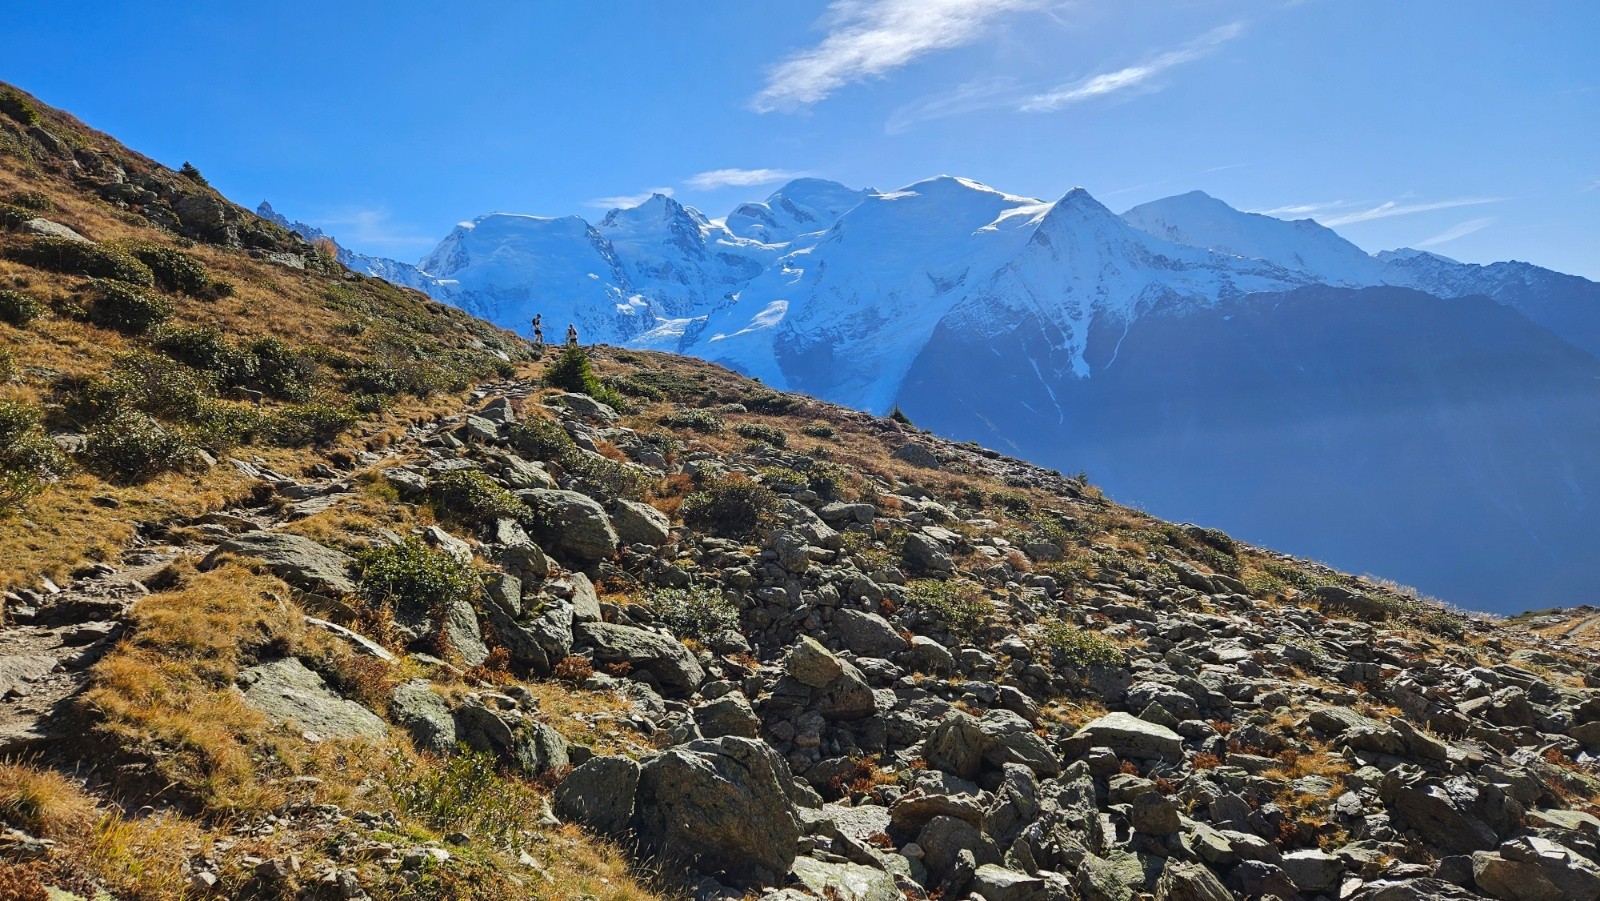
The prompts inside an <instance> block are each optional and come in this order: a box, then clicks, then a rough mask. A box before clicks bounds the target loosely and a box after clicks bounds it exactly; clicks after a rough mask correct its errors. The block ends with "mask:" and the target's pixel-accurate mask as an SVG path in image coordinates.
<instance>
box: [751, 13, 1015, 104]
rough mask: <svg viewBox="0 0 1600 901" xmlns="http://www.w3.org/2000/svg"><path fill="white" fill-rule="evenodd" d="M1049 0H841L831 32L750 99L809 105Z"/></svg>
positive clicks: (831, 16)
mask: <svg viewBox="0 0 1600 901" xmlns="http://www.w3.org/2000/svg"><path fill="white" fill-rule="evenodd" d="M1044 4H1045V0H835V2H833V3H831V4H829V6H828V15H827V16H826V17H825V19H824V23H825V26H826V27H827V34H826V35H824V37H823V38H822V40H821V41H820V42H819V43H818V44H817V45H816V46H814V47H811V48H809V49H806V50H802V51H800V52H798V53H795V54H794V55H792V56H790V57H789V58H787V59H785V60H784V61H782V62H780V63H778V64H777V65H776V66H774V67H773V68H772V70H771V71H769V72H768V73H767V83H766V86H765V87H763V88H762V89H761V91H760V92H758V93H757V94H756V95H755V97H753V98H751V100H750V106H751V108H752V109H754V110H755V111H756V112H758V113H770V112H778V111H785V112H791V111H794V110H799V109H803V108H805V107H808V106H810V105H812V104H814V103H817V102H818V101H820V100H823V99H825V98H826V97H827V96H828V95H830V94H832V93H833V92H834V91H837V90H838V89H840V88H842V87H844V86H845V85H848V84H852V83H854V82H858V81H865V80H867V79H871V78H879V77H882V76H883V75H886V74H887V73H889V72H892V71H894V70H896V69H899V68H902V67H904V66H906V65H907V64H909V63H911V62H912V61H913V60H915V59H917V58H918V57H920V56H923V55H925V54H927V53H931V52H934V51H937V50H949V49H952V48H955V47H961V46H964V45H966V44H970V43H972V42H974V41H976V40H978V39H979V38H981V37H982V36H983V35H984V33H985V32H986V30H987V28H988V26H990V25H991V24H992V23H993V22H994V20H996V19H998V18H1000V17H1002V16H1004V15H1007V14H1009V13H1015V12H1020V11H1023V10H1031V9H1038V8H1040V7H1042V6H1044Z"/></svg>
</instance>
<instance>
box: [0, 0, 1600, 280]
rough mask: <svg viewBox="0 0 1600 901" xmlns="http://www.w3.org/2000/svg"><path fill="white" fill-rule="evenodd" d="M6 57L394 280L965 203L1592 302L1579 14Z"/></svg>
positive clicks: (931, 9)
mask: <svg viewBox="0 0 1600 901" xmlns="http://www.w3.org/2000/svg"><path fill="white" fill-rule="evenodd" d="M0 33H4V34H6V35H7V41H6V46H7V52H6V54H5V57H4V58H3V59H0V79H3V80H6V81H10V82H14V83H16V84H18V85H20V86H21V87H23V88H25V89H26V90H29V91H31V92H33V93H35V94H37V95H38V96H39V97H41V98H42V99H43V100H45V101H46V102H48V103H51V104H54V105H57V106H60V107H63V108H65V109H67V110H69V111H71V112H73V113H75V114H77V115H78V116H79V117H80V118H82V119H84V120H85V121H87V122H88V123H89V124H91V125H93V126H96V127H98V128H100V129H102V130H105V131H107V132H109V133H111V134H113V135H115V136H117V137H118V138H120V139H121V140H123V141H124V142H126V143H127V144H129V145H130V146H132V147H133V148H135V149H137V150H140V151H143V152H144V153H146V154H148V155H150V156H153V157H155V158H156V159H159V160H161V161H162V162H165V163H168V164H171V165H177V164H179V163H181V162H183V161H184V160H192V161H193V162H194V163H195V164H196V165H198V166H199V167H200V168H201V170H202V171H203V172H204V173H205V174H206V175H207V177H208V178H209V179H210V180H211V182H212V183H213V184H214V185H216V186H218V187H219V188H220V189H221V190H223V191H224V192H225V193H226V194H227V195H228V196H230V197H232V198H234V199H235V200H237V201H239V202H241V203H244V204H247V205H251V206H253V205H254V204H255V203H256V202H258V201H259V200H261V199H270V200H271V201H272V202H273V204H274V205H275V206H277V207H278V208H279V209H280V210H282V211H284V212H285V213H287V214H289V215H290V216H293V217H297V218H301V219H305V220H307V221H309V222H312V223H313V224H317V225H320V226H323V227H324V228H326V229H328V230H329V231H331V232H332V233H334V234H335V235H337V236H339V238H340V239H341V240H342V241H343V242H344V243H346V244H348V245H351V246H353V247H355V248H356V249H359V250H364V251H367V252H372V253H379V254H384V255H389V256H394V257H397V258H399V259H404V260H415V259H417V258H419V257H421V256H422V255H423V254H424V253H425V252H426V251H427V250H429V249H430V248H431V247H432V245H433V244H434V243H435V242H436V241H437V240H438V239H439V238H441V237H443V236H444V234H445V233H446V232H447V231H448V230H449V229H450V227H451V226H452V225H453V224H454V223H456V222H457V221H460V220H463V219H468V218H471V217H473V216H475V215H478V214H481V213H485V212H489V211H492V210H506V211H515V212H528V213H540V214H546V215H563V214H568V213H582V214H584V215H586V216H590V217H591V218H592V217H596V216H598V215H600V214H601V213H602V211H603V208H604V207H605V206H606V205H607V203H608V202H609V201H614V200H619V199H625V198H627V197H629V196H632V195H639V194H642V193H646V192H649V191H650V190H653V189H655V190H668V189H670V190H671V191H672V192H674V193H675V195H676V196H677V197H678V198H679V199H680V200H682V201H683V202H685V203H688V204H690V205H693V206H696V207H699V208H701V209H703V210H705V211H706V212H707V213H708V214H710V215H712V216H720V215H723V214H725V213H726V212H727V211H728V210H729V209H731V208H732V206H733V205H735V204H736V203H737V202H739V201H741V200H746V199H760V198H761V197H764V196H765V195H766V194H767V193H769V192H770V191H771V190H772V189H773V188H775V187H776V186H777V183H778V182H780V181H781V180H782V179H783V178H785V177H787V176H788V175H792V174H799V173H804V174H811V175H818V176H823V177H828V178H834V179H837V180H839V181H843V182H846V183H848V184H851V185H853V186H872V187H877V188H883V189H888V188H893V187H898V186H901V185H904V184H906V183H909V182H912V181H916V180H918V179H921V178H925V177H928V176H931V175H936V174H940V173H949V174H954V175H964V176H967V177H970V178H974V179H976V180H978V181H982V182H985V183H987V184H990V185H993V186H995V187H997V188H1001V189H1003V190H1007V191H1010V192H1012V193H1017V194H1029V195H1035V196H1041V197H1049V198H1054V197H1058V196H1060V195H1061V194H1064V193H1065V192H1066V191H1067V190H1068V189H1070V188H1071V187H1073V186H1075V185H1083V186H1084V187H1087V188H1088V189H1089V190H1090V191H1091V192H1092V193H1093V194H1095V195H1096V196H1097V197H1099V198H1100V199H1101V200H1102V201H1104V202H1105V203H1106V204H1107V205H1108V206H1110V207H1112V208H1113V209H1114V210H1117V211H1119V212H1120V211H1122V210H1123V209H1126V208H1127V207H1129V206H1132V205H1134V204H1136V203H1140V202H1143V201H1146V200H1151V199H1154V198H1157V197H1162V196H1166V195H1169V194H1176V193H1181V192H1184V191H1188V190H1193V189H1196V188H1199V189H1202V190H1205V191H1207V192H1209V193H1212V194H1214V195H1216V196H1218V197H1220V198H1222V199H1223V200H1226V201H1228V202H1229V203H1231V204H1233V205H1234V206H1237V207H1240V208H1242V209H1250V210H1261V211H1278V214H1279V215H1284V216H1286V217H1289V218H1295V217H1303V216H1308V215H1309V216H1313V217H1315V218H1317V219H1319V220H1320V221H1322V222H1324V223H1325V224H1330V225H1334V226H1335V227H1336V228H1338V229H1339V230H1340V231H1341V233H1343V234H1344V235H1345V236H1346V237H1349V238H1350V239H1352V240H1354V241H1355V242H1356V243H1358V244H1360V245H1361V246H1363V247H1365V248H1366V249H1368V250H1378V249H1384V248H1390V247H1396V246H1403V245H1410V246H1423V247H1426V248H1427V249H1430V250H1434V251H1437V252H1439V253H1443V254H1446V255H1448V256H1453V257H1456V258H1458V259H1464V260H1471V261H1476V262H1487V261H1491V260H1499V259H1522V260H1528V261H1531V262H1535V263H1538V264H1541V265H1545V266H1550V267H1552V268H1556V269H1561V270H1563V271H1568V272H1574V273H1578V274H1582V275H1586V276H1589V277H1591V278H1600V53H1597V52H1596V51H1595V47H1596V46H1597V45H1600V4H1597V3H1594V2H1592V0H1572V2H1543V0H1519V2H1516V3H1507V2H1503V0H1406V2H1398V3H1397V2H1392V0H1301V2H1270V3H1269V2H1232V0H1184V2H1178V0H1115V2H1113V0H839V2H832V3H829V2H825V0H810V2H798V0H797V2H787V3H750V2H723V0H695V2H693V3H676V2H672V3H669V2H631V0H607V2H604V3H587V2H585V3H579V2H571V3H559V4H558V3H554V2H549V3H543V2H541V3H513V2H504V0H498V2H489V0H483V2H473V0H462V2H456V3H444V2H435V3H422V2H399V0H397V2H386V3H377V2H372V3H355V2H337V0H330V2H325V3H322V4H317V5H313V6H305V5H301V6H294V7H287V6H283V5H281V4H267V3H261V4H256V3H238V2H186V3H176V2H170V3H154V2H149V3H132V2H123V3H117V2H82V0H53V2H50V3H7V4H3V5H0Z"/></svg>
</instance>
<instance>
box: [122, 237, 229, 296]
mask: <svg viewBox="0 0 1600 901" xmlns="http://www.w3.org/2000/svg"><path fill="white" fill-rule="evenodd" d="M128 252H129V253H130V254H132V255H133V256H134V257H135V258H136V259H138V260H139V262H141V263H143V264H145V265H146V266H148V267H150V273H151V275H153V276H154V277H155V280H156V284H157V285H159V286H160V287H161V288H162V290H165V291H176V292H177V293H179V294H187V295H189V296H190V297H204V296H206V295H208V294H210V293H211V288H212V283H211V276H210V275H208V274H207V273H206V267H205V266H204V265H203V264H202V263H201V262H200V261H199V260H197V259H195V258H194V257H192V256H189V255H188V254H186V253H184V252H183V251H181V250H173V249H172V248H170V247H162V246H161V245H159V244H143V243H141V244H135V245H133V246H131V247H129V248H128Z"/></svg>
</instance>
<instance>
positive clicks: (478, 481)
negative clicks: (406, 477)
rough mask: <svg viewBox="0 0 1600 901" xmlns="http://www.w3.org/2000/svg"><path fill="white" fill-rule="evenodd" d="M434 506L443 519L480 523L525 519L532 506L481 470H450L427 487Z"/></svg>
mask: <svg viewBox="0 0 1600 901" xmlns="http://www.w3.org/2000/svg"><path fill="white" fill-rule="evenodd" d="M428 493H429V495H430V497H431V500H432V502H433V508H434V510H435V511H436V512H438V513H439V515H440V517H441V518H443V519H450V520H455V521H457V522H464V523H470V524H480V523H484V522H487V521H490V520H494V519H499V518H502V517H504V518H508V519H515V520H518V521H525V520H526V519H527V517H528V513H529V508H528V507H527V506H526V505H525V504H523V503H522V502H521V501H519V500H517V498H516V496H515V495H513V494H512V493H511V492H509V491H507V490H506V489H504V488H502V487H500V486H499V485H498V484H496V483H495V481H494V479H491V478H489V476H488V475H487V474H486V473H484V472H483V471H482V470H477V469H451V470H446V471H445V472H442V473H440V474H439V475H438V476H436V477H435V478H434V479H433V482H432V483H431V484H430V485H429V486H428Z"/></svg>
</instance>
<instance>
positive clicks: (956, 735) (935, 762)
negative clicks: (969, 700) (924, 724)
mask: <svg viewBox="0 0 1600 901" xmlns="http://www.w3.org/2000/svg"><path fill="white" fill-rule="evenodd" d="M988 744H989V738H988V736H986V735H985V734H984V731H983V728H982V727H981V726H980V725H979V724H978V721H977V720H976V719H974V718H973V717H972V716H970V715H968V714H966V713H963V712H961V711H959V710H955V711H951V712H950V713H948V714H946V715H945V717H944V719H941V720H940V721H939V722H938V723H936V724H935V725H934V727H933V728H932V729H930V730H929V731H928V738H927V740H926V742H924V744H923V748H922V757H923V759H924V760H926V761H927V762H928V766H930V767H932V768H933V769H936V770H940V771H942V772H946V773H949V774H951V775H952V776H960V777H961V778H963V779H973V778H976V777H977V775H978V773H979V772H980V771H981V770H982V769H983V753H984V750H985V748H986V747H987V746H988Z"/></svg>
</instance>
